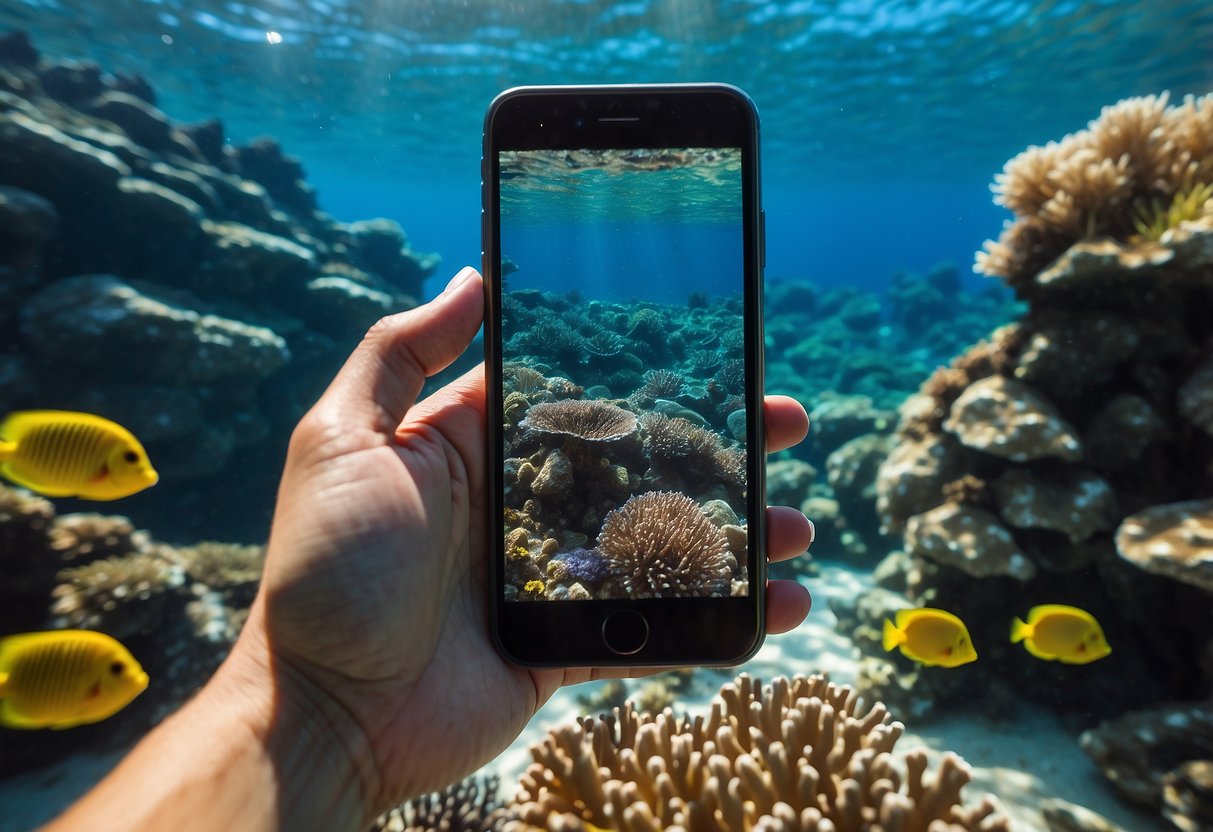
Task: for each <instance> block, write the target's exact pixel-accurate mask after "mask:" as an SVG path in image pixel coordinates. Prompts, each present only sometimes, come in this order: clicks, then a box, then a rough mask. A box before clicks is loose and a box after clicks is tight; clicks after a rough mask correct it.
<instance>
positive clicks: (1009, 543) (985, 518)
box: [905, 503, 1036, 581]
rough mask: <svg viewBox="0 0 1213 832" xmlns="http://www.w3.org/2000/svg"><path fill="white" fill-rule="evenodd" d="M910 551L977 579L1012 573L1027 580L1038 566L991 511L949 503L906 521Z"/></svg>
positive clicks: (914, 554) (1020, 578)
mask: <svg viewBox="0 0 1213 832" xmlns="http://www.w3.org/2000/svg"><path fill="white" fill-rule="evenodd" d="M905 542H906V551H907V552H908V553H909V554H910V555H912V556H917V557H923V558H927V559H929V560H933V561H935V562H936V563H939V564H943V565H944V566H951V567H954V568H956V569H959V570H961V571H962V572H964V573H965V574H967V575H971V576H972V577H974V578H985V577H989V576H991V575H1009V576H1011V577H1012V578H1015V579H1017V580H1020V581H1026V580H1028V579H1030V578H1032V577H1033V576H1034V575H1035V574H1036V567H1035V565H1033V563H1032V562H1031V561H1030V560H1028V559H1027V558H1026V557H1025V556H1024V554H1023V553H1022V552H1021V551H1020V550H1019V547H1018V546H1017V545H1016V543H1015V538H1014V537H1012V536H1011V533H1010V532H1009V531H1007V529H1006V527H1005V526H1003V525H1002V523H1000V522H999V521H998V518H997V517H995V516H994V515H993V514H991V513H990V512H988V511H985V510H984V509H980V508H975V507H973V506H963V505H958V504H956V503H946V504H944V505H942V506H940V507H939V508H935V509H932V510H931V511H928V512H925V513H923V514H917V515H915V516H913V517H911V518H910V519H909V521H908V522H907V523H906V533H905Z"/></svg>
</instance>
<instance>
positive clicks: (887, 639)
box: [884, 618, 906, 651]
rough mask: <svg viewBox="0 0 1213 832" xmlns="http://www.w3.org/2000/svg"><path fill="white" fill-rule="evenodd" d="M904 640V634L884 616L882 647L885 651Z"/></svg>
mask: <svg viewBox="0 0 1213 832" xmlns="http://www.w3.org/2000/svg"><path fill="white" fill-rule="evenodd" d="M905 640H906V634H905V633H904V632H902V631H901V630H899V629H897V627H896V626H894V624H893V622H892V621H890V620H889V619H887V618H886V619H885V620H884V649H885V650H886V651H887V650H892V649H893V648H894V647H896V646H897V645H899V644H904V643H905Z"/></svg>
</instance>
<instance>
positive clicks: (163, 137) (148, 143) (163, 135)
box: [89, 91, 172, 150]
mask: <svg viewBox="0 0 1213 832" xmlns="http://www.w3.org/2000/svg"><path fill="white" fill-rule="evenodd" d="M89 110H90V111H91V112H92V114H93V115H95V116H97V117H98V118H103V119H105V120H106V121H110V122H113V123H114V124H116V125H117V126H118V127H119V128H120V129H121V130H122V132H124V133H126V135H127V136H129V137H130V138H131V141H133V142H135V143H136V144H139V145H142V146H143V147H146V148H148V149H149V150H163V149H164V148H165V147H166V146H168V145H169V144H170V143H171V140H172V136H171V133H172V124H170V123H169V120H168V116H166V115H165V114H164V113H162V112H160V111H159V110H157V109H156V107H155V106H154V105H152V104H149V103H148V102H147V101H145V100H143V99H142V98H138V97H136V96H134V95H131V94H129V93H125V92H115V91H110V92H106V93H103V94H102V95H100V96H98V97H97V99H96V100H95V101H93V103H92V104H91V105H90V107H89Z"/></svg>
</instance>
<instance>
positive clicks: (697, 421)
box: [653, 399, 711, 428]
mask: <svg viewBox="0 0 1213 832" xmlns="http://www.w3.org/2000/svg"><path fill="white" fill-rule="evenodd" d="M653 410H654V411H655V412H657V413H660V414H662V415H664V416H669V417H670V418H671V419H686V420H687V421H688V422H690V423H691V424H694V425H698V426H699V427H701V428H706V427H711V426H710V425H709V424H708V420H707V419H705V418H703V417H702V416H700V415H699V414H698V413H696V412H695V411H694V410H691V409H690V408H687V407H683V406H682V405H680V404H679V403H678V402H672V401H670V400H669V399H655V400H654V401H653Z"/></svg>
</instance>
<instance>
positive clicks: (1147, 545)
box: [1116, 500, 1213, 592]
mask: <svg viewBox="0 0 1213 832" xmlns="http://www.w3.org/2000/svg"><path fill="white" fill-rule="evenodd" d="M1116 550H1117V551H1118V552H1119V553H1120V556H1121V557H1122V558H1124V559H1125V560H1127V561H1129V562H1130V563H1132V564H1133V565H1134V566H1137V567H1140V568H1141V569H1144V570H1146V571H1147V572H1153V573H1155V574H1158V575H1166V576H1167V577H1169V578H1173V579H1175V580H1177V581H1183V582H1184V583H1187V584H1192V585H1193V586H1198V587H1200V588H1201V589H1204V590H1207V591H1209V592H1213V500H1189V501H1186V502H1181V503H1169V504H1166V505H1159V506H1155V507H1153V508H1149V509H1146V510H1145V511H1142V512H1139V513H1138V514H1134V515H1133V516H1132V517H1127V518H1125V520H1124V522H1122V523H1121V524H1120V528H1119V529H1117V530H1116Z"/></svg>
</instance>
